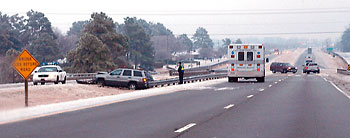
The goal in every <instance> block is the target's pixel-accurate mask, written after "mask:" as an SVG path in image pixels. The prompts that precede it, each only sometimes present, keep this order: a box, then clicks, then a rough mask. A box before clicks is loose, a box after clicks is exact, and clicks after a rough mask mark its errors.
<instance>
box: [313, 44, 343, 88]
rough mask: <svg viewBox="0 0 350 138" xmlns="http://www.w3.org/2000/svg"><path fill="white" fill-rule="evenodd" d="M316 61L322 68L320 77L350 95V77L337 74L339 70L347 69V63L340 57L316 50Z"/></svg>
mask: <svg viewBox="0 0 350 138" xmlns="http://www.w3.org/2000/svg"><path fill="white" fill-rule="evenodd" d="M314 51H315V52H314V55H315V58H316V59H315V60H316V62H317V64H318V65H319V66H320V68H321V73H320V76H322V77H324V78H326V79H327V80H329V81H332V82H333V83H335V84H336V85H337V86H338V87H340V88H341V89H342V90H344V91H345V92H347V93H348V94H350V75H343V74H339V73H337V68H346V67H347V65H346V63H344V62H343V60H341V59H340V58H339V57H337V56H336V57H333V56H332V55H329V54H327V53H324V52H322V51H321V50H320V49H316V50H314Z"/></svg>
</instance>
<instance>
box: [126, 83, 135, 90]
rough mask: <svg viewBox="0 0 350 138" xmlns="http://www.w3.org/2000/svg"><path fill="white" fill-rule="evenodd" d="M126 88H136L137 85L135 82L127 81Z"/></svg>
mask: <svg viewBox="0 0 350 138" xmlns="http://www.w3.org/2000/svg"><path fill="white" fill-rule="evenodd" d="M128 88H129V90H136V89H137V85H136V83H135V82H129V84H128Z"/></svg>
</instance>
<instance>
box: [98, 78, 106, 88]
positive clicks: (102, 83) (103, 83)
mask: <svg viewBox="0 0 350 138" xmlns="http://www.w3.org/2000/svg"><path fill="white" fill-rule="evenodd" d="M97 85H98V86H101V87H104V86H105V85H106V84H105V80H104V79H97Z"/></svg>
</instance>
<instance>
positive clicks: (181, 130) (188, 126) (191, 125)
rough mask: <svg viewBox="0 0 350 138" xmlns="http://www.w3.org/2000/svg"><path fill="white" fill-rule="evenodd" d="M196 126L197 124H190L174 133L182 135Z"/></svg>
mask: <svg viewBox="0 0 350 138" xmlns="http://www.w3.org/2000/svg"><path fill="white" fill-rule="evenodd" d="M195 125H196V123H190V124H188V125H186V126H184V127H182V128H180V129H178V130H176V131H174V132H176V133H181V132H183V131H185V130H187V129H189V128H191V127H193V126H195Z"/></svg>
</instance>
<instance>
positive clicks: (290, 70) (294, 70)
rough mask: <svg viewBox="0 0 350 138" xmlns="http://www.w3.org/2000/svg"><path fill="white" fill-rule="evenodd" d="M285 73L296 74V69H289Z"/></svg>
mask: <svg viewBox="0 0 350 138" xmlns="http://www.w3.org/2000/svg"><path fill="white" fill-rule="evenodd" d="M287 72H298V69H289V70H287Z"/></svg>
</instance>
